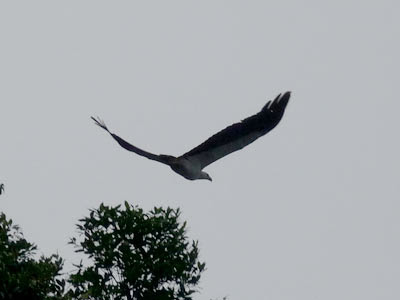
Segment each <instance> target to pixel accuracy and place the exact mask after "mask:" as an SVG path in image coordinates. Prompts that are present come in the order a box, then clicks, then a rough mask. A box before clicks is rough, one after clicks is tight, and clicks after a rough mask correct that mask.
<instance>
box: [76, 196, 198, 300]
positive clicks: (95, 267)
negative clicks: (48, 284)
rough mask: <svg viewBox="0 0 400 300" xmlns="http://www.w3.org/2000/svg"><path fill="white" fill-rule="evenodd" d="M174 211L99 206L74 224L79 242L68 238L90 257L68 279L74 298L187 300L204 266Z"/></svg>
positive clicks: (196, 247) (98, 299)
mask: <svg viewBox="0 0 400 300" xmlns="http://www.w3.org/2000/svg"><path fill="white" fill-rule="evenodd" d="M179 215H180V211H179V209H176V210H174V209H171V208H167V209H163V208H154V209H153V210H152V211H150V212H148V213H145V212H143V210H142V209H140V208H138V207H135V206H131V205H130V204H128V203H127V202H125V206H124V208H121V206H120V205H118V206H116V207H109V206H105V205H103V204H101V205H100V207H99V208H98V209H95V210H92V211H91V213H90V216H89V217H87V218H84V219H82V220H80V224H78V225H77V227H78V230H79V232H80V233H81V236H82V238H83V240H81V241H78V240H76V239H72V240H71V243H72V244H74V245H75V246H76V247H77V250H76V251H77V252H84V253H85V254H87V255H88V256H89V258H90V261H91V263H90V265H89V266H84V265H83V263H82V262H81V263H80V264H79V265H76V267H77V268H78V269H77V271H76V273H75V274H72V275H71V277H70V283H71V284H72V288H71V290H70V296H71V297H73V298H77V299H96V300H101V299H107V300H108V299H128V300H130V299H135V300H142V299H146V300H148V299H149V300H150V299H151V300H161V299H162V300H164V299H165V300H166V299H179V300H184V299H185V300H190V299H192V298H191V295H192V294H193V293H194V292H196V289H195V287H196V285H197V284H198V282H199V279H200V275H201V273H202V271H203V270H204V268H205V264H204V263H201V262H199V261H198V255H199V249H198V244H197V242H195V241H193V242H191V243H189V241H188V238H187V236H186V230H185V226H186V222H185V223H182V224H180V223H179Z"/></svg>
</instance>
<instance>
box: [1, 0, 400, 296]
mask: <svg viewBox="0 0 400 300" xmlns="http://www.w3.org/2000/svg"><path fill="white" fill-rule="evenodd" d="M399 9H400V4H398V1H371V0H370V1H349V0H346V1H344V0H340V1H339V0H338V1H282V0H280V1H146V2H145V1H140V2H139V1H1V3H0V135H1V142H0V143H1V144H0V145H1V148H0V182H3V183H4V184H5V193H4V194H3V195H1V196H0V210H1V211H4V212H5V213H6V214H7V216H8V217H9V218H12V219H13V220H14V221H15V222H16V223H17V224H20V225H21V227H22V230H23V232H24V234H25V236H26V238H27V239H28V240H30V241H32V242H35V243H36V244H37V245H38V246H39V249H40V250H41V251H42V252H43V253H45V254H51V253H54V252H58V253H59V254H60V255H61V256H63V257H64V258H65V259H66V260H67V266H68V265H69V264H70V263H71V262H73V260H75V262H77V259H79V256H77V255H75V254H74V253H73V248H72V247H71V246H69V245H67V242H68V240H69V238H70V237H72V236H74V235H76V231H75V227H74V224H76V223H77V220H78V219H79V218H81V217H83V216H85V215H87V214H88V209H89V208H94V207H97V206H98V205H99V204H100V203H101V202H104V203H106V204H109V205H117V204H120V203H122V202H123V201H124V200H127V201H129V202H130V203H132V204H137V205H139V206H141V207H143V208H145V209H150V208H152V207H153V206H172V207H180V208H181V209H182V211H183V213H182V220H187V222H188V227H189V231H188V235H189V237H190V238H192V239H198V240H199V242H200V253H201V258H202V260H203V261H205V262H206V263H207V270H206V272H205V273H204V275H203V277H202V281H201V287H202V290H201V293H200V294H198V295H197V296H196V299H199V300H208V299H210V298H217V297H218V298H222V297H223V296H226V295H227V296H229V299H230V300H243V299H279V300H280V299H285V300H286V299H288V300H289V299H290V300H292V299H293V300H295V299H296V300H299V299H300V300H303V299H304V300H309V299H324V300H330V299H332V300H337V299H341V300H346V299H349V300H354V299H363V300H368V299H390V300H391V299H393V300H394V299H400V284H399V282H400V254H399V253H400V204H399V199H400V197H399V196H400V187H399V178H400V176H399V175H400V174H399V170H400V160H399V153H400V143H399V129H400V121H399V109H400V104H399V96H398V89H399V79H400V76H399V75H400V74H399V70H400V59H399V53H400V38H399V37H400V21H399ZM287 90H290V91H292V99H291V101H290V103H289V105H288V108H287V110H286V114H285V116H284V118H283V119H282V121H281V123H280V124H279V125H278V127H276V128H275V129H274V130H273V131H272V132H271V133H269V134H268V135H266V136H265V137H263V138H261V139H259V140H257V141H256V142H254V143H253V144H251V145H250V146H249V147H247V148H245V149H243V150H242V151H238V152H236V153H234V154H232V155H230V156H228V157H225V158H224V159H222V160H219V161H218V162H216V163H215V164H212V165H210V166H209V167H207V169H206V172H208V173H209V174H210V175H211V177H212V178H213V182H212V183H211V182H208V181H194V182H191V181H187V180H185V179H184V178H183V177H181V176H179V175H177V174H175V173H173V172H172V171H171V170H170V169H169V168H168V167H166V166H164V165H161V164H158V163H155V162H152V161H149V160H146V159H144V158H142V157H139V156H137V155H135V154H133V153H129V152H127V151H125V150H124V149H122V148H120V147H119V146H118V144H117V143H115V141H113V140H112V138H111V137H110V136H109V135H107V134H106V133H105V132H104V131H102V130H101V129H100V128H98V127H96V126H95V125H94V124H93V122H92V120H90V116H91V115H95V116H97V115H98V116H100V117H101V118H103V119H104V120H105V121H106V123H107V125H108V126H109V128H110V129H111V130H112V131H114V132H116V133H118V134H119V135H120V136H122V137H123V138H125V139H127V140H128V141H130V142H132V143H133V144H134V145H136V146H138V147H142V148H144V149H146V150H149V151H152V152H154V153H164V154H171V155H179V154H182V153H184V152H186V151H188V150H190V149H191V148H192V147H194V146H196V145H198V144H199V143H201V142H203V141H204V140H205V139H206V138H208V137H209V136H211V135H212V134H214V133H216V132H217V131H219V130H220V129H222V128H225V127H226V126H228V125H230V124H232V123H234V122H236V121H239V120H241V119H243V118H245V117H247V116H249V115H251V114H254V113H256V112H258V111H259V110H260V109H261V108H262V106H263V105H264V104H265V103H266V102H267V100H270V99H272V98H274V97H275V96H276V95H277V94H278V93H281V92H285V91H287Z"/></svg>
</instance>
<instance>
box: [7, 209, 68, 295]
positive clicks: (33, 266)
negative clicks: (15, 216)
mask: <svg viewBox="0 0 400 300" xmlns="http://www.w3.org/2000/svg"><path fill="white" fill-rule="evenodd" d="M36 250H37V247H36V245H34V244H31V243H29V242H28V241H27V240H26V239H25V238H24V237H23V234H22V232H21V230H20V228H19V227H18V226H17V225H13V222H12V220H11V219H10V220H8V219H7V218H6V215H5V214H4V213H0V299H9V300H10V299H30V300H36V299H38V300H39V299H40V300H47V299H62V295H63V293H64V285H65V281H64V280H63V279H60V277H59V276H60V271H61V269H62V266H63V260H62V259H61V258H60V257H59V256H58V255H55V254H53V255H51V256H50V257H45V256H41V257H40V259H39V260H35V259H34V258H33V256H34V254H35V252H36Z"/></svg>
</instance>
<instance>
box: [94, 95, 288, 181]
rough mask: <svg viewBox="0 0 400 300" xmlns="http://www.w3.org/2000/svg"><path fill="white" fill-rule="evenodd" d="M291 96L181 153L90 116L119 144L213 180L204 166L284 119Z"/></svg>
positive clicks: (192, 177)
mask: <svg viewBox="0 0 400 300" xmlns="http://www.w3.org/2000/svg"><path fill="white" fill-rule="evenodd" d="M289 98H290V92H286V93H284V94H283V95H281V94H279V95H278V96H277V97H276V98H275V99H274V100H273V101H268V103H267V104H266V105H265V106H264V107H263V109H262V110H261V111H260V112H259V113H257V114H255V115H253V116H251V117H248V118H246V119H244V120H243V121H241V122H238V123H235V124H233V125H231V126H228V127H227V128H225V129H223V130H221V131H220V132H218V133H216V134H214V135H213V136H212V137H210V138H209V139H208V140H206V141H205V142H204V143H202V144H200V145H199V146H197V147H195V148H193V149H192V150H190V151H189V152H187V153H185V154H183V155H181V156H178V157H175V156H172V155H164V154H160V155H157V154H153V153H150V152H147V151H144V150H142V149H139V148H137V147H136V146H133V145H132V144H130V143H128V142H127V141H125V140H124V139H122V138H120V137H119V136H118V135H116V134H114V133H112V132H110V131H109V130H108V128H107V126H106V124H105V123H104V122H103V121H102V120H101V119H100V118H97V119H95V118H94V117H91V118H92V119H93V120H94V121H95V122H96V124H97V125H98V126H100V127H101V128H103V129H104V130H106V131H107V132H108V133H109V134H111V136H112V137H113V138H114V139H115V140H116V141H117V142H118V144H120V145H121V146H122V147H123V148H125V149H126V150H128V151H132V152H135V153H136V154H139V155H141V156H144V157H147V158H148V159H151V160H155V161H158V162H160V163H163V164H166V165H168V166H170V167H171V169H172V170H174V171H175V172H176V173H178V174H180V175H182V176H183V177H185V178H186V179H189V180H196V179H207V180H210V181H212V179H211V177H210V175H208V174H207V173H206V172H204V171H203V169H204V168H205V167H207V166H208V165H209V164H211V163H213V162H215V161H216V160H218V159H220V158H222V157H224V156H226V155H228V154H230V153H232V152H235V151H237V150H240V149H242V148H243V147H246V146H247V145H249V144H251V143H252V142H254V141H255V140H256V139H258V138H259V137H261V136H263V135H264V134H266V133H267V132H269V131H270V130H272V129H273V128H274V127H275V126H276V125H278V123H279V121H280V120H281V119H282V116H283V113H284V112H285V108H286V105H287V104H288V102H289Z"/></svg>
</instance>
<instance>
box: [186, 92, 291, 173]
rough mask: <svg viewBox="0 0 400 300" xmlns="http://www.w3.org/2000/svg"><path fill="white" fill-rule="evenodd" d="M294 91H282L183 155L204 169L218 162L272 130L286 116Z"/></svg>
mask: <svg viewBox="0 0 400 300" xmlns="http://www.w3.org/2000/svg"><path fill="white" fill-rule="evenodd" d="M289 98H290V92H286V93H285V94H283V95H281V94H279V95H278V96H277V97H276V98H275V100H273V101H269V102H268V103H267V104H266V105H265V106H264V107H263V109H262V110H261V111H260V112H259V113H258V114H255V115H253V116H251V117H248V118H246V119H244V120H243V121H241V122H239V123H236V124H233V125H231V126H229V127H227V128H225V129H224V130H221V131H220V132H218V133H217V134H215V135H213V136H212V137H210V138H209V139H208V140H206V141H205V142H204V143H202V144H200V145H199V146H197V147H196V148H194V149H192V150H190V151H189V152H187V153H185V154H183V155H182V157H185V158H187V159H188V160H191V161H193V162H196V163H199V164H200V165H201V168H204V167H206V166H208V165H209V164H211V163H213V162H214V161H216V160H218V159H220V158H222V157H224V156H226V155H228V154H230V153H232V152H234V151H237V150H240V149H242V148H243V147H245V146H247V145H249V144H250V143H252V142H254V141H255V140H256V139H258V138H259V137H261V136H263V135H264V134H266V133H267V132H269V131H270V130H272V129H273V128H274V127H275V126H276V125H278V123H279V121H280V120H281V119H282V116H283V113H284V112H285V108H286V105H287V104H288V102H289Z"/></svg>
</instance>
